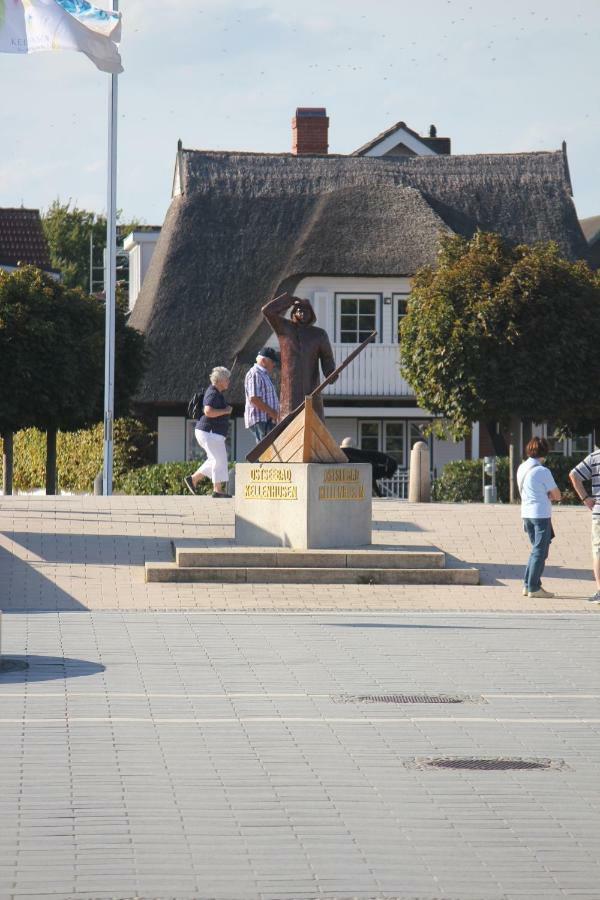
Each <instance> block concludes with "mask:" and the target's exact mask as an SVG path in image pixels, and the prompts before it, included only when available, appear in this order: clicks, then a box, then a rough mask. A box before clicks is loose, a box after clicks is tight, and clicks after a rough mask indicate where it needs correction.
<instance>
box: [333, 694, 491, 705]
mask: <svg viewBox="0 0 600 900" xmlns="http://www.w3.org/2000/svg"><path fill="white" fill-rule="evenodd" d="M481 699H482V698H481V697H469V696H467V695H465V694H341V695H340V696H337V697H332V700H333V701H334V702H335V703H398V704H401V703H475V702H478V701H481Z"/></svg>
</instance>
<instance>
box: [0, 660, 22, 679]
mask: <svg viewBox="0 0 600 900" xmlns="http://www.w3.org/2000/svg"><path fill="white" fill-rule="evenodd" d="M28 668H29V663H28V662H25V660H24V659H0V675H2V674H3V673H4V672H20V671H22V670H23V669H28Z"/></svg>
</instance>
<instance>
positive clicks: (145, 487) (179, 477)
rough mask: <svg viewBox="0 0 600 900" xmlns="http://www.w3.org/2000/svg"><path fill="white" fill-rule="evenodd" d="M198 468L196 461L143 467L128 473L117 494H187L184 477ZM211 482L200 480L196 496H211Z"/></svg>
mask: <svg viewBox="0 0 600 900" xmlns="http://www.w3.org/2000/svg"><path fill="white" fill-rule="evenodd" d="M197 467H198V460H196V461H195V462H168V463H157V464H156V465H154V466H144V467H143V468H141V469H135V470H134V471H133V472H128V473H127V475H125V476H124V477H123V478H122V479H121V481H120V482H119V485H118V490H119V493H122V494H172V495H173V494H188V495H189V491H188V489H187V487H186V486H185V484H184V481H183V479H184V478H185V476H186V475H191V474H192V472H194V471H195V470H196V468H197ZM232 468H234V464H233V463H230V464H229V469H230V470H231V469H232ZM212 491H213V486H212V482H211V481H209V480H208V479H204V480H202V481H201V482H200V483H199V484H198V486H197V488H196V493H197V494H212Z"/></svg>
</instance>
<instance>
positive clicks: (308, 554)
mask: <svg viewBox="0 0 600 900" xmlns="http://www.w3.org/2000/svg"><path fill="white" fill-rule="evenodd" d="M175 562H176V564H177V565H178V566H181V567H182V568H184V569H189V568H216V567H223V568H225V567H227V568H228V567H233V568H261V569H267V568H273V569H280V568H285V569H304V568H308V569H321V568H323V569H443V568H444V565H445V555H444V553H441V552H439V551H415V550H390V549H383V550H377V549H368V550H289V549H286V548H272V549H262V548H261V549H260V550H257V549H256V548H252V547H226V548H222V549H217V548H214V549H213V548H198V547H177V546H176V547H175Z"/></svg>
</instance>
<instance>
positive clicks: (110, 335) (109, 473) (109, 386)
mask: <svg viewBox="0 0 600 900" xmlns="http://www.w3.org/2000/svg"><path fill="white" fill-rule="evenodd" d="M112 8H113V11H114V12H118V10H119V0H112ZM118 78H119V76H118V75H111V76H110V89H109V97H108V177H107V182H108V183H107V202H106V271H105V278H104V292H105V304H106V322H105V345H104V462H103V467H102V493H103V494H104V495H105V496H110V495H111V494H112V487H113V423H114V412H115V409H114V407H115V304H116V300H115V295H116V280H117V259H116V256H117V105H118V88H119V82H118Z"/></svg>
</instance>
